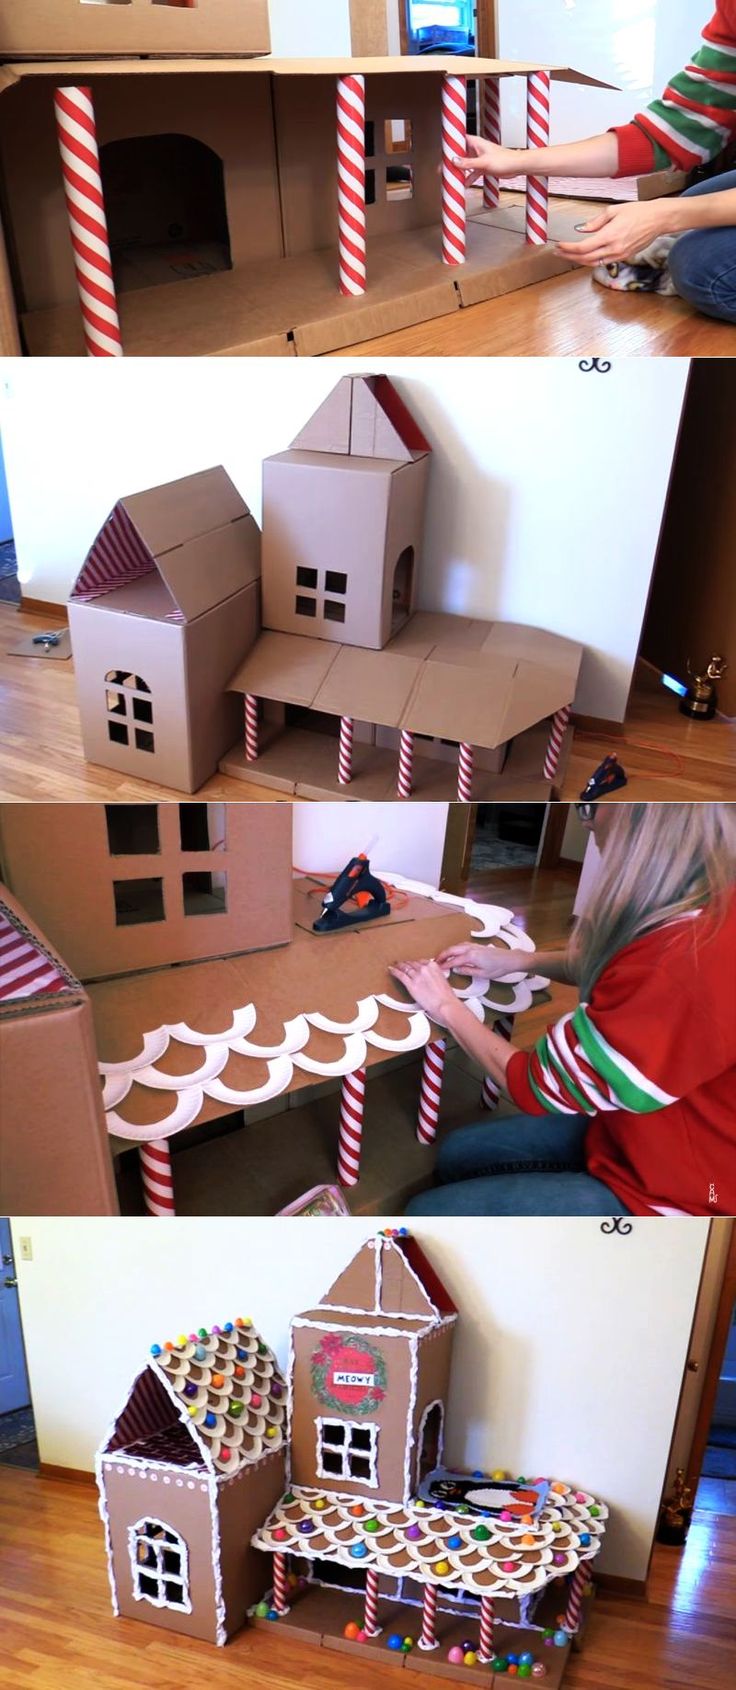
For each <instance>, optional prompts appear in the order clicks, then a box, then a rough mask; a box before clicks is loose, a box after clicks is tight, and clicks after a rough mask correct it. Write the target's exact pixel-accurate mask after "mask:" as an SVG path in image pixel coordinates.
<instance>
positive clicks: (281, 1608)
mask: <svg viewBox="0 0 736 1690" xmlns="http://www.w3.org/2000/svg"><path fill="white" fill-rule="evenodd" d="M288 1590H289V1582H288V1578H287V1574H286V1556H285V1555H278V1554H276V1555H274V1558H273V1605H274V1608H275V1609H276V1612H277V1614H288V1612H289V1599H288Z"/></svg>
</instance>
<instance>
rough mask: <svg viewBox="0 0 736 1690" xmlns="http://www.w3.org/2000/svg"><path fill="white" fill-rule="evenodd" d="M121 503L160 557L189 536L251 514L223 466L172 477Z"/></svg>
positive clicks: (190, 538) (154, 552) (144, 538)
mask: <svg viewBox="0 0 736 1690" xmlns="http://www.w3.org/2000/svg"><path fill="white" fill-rule="evenodd" d="M121 504H122V505H124V507H125V509H126V511H127V513H128V515H129V517H130V518H131V520H132V521H133V522H134V523H135V526H136V528H137V530H138V533H139V534H140V536H141V539H142V540H143V542H144V544H145V545H146V546H147V547H148V550H149V551H150V552H151V553H152V554H153V556H154V557H157V558H158V557H160V556H161V554H162V553H163V552H167V551H171V550H172V548H173V547H174V546H183V545H184V542H185V541H186V540H196V539H197V538H198V536H199V535H200V534H208V533H209V532H210V531H211V530H212V529H213V528H222V527H224V525H225V523H227V522H236V521H237V519H238V517H241V516H248V515H249V514H250V513H249V511H248V506H247V505H246V503H245V500H244V499H241V497H240V494H239V493H238V491H237V489H236V488H235V487H234V486H233V484H232V481H231V480H230V477H229V475H228V474H227V473H226V471H225V470H224V469H222V468H221V467H218V468H217V469H205V470H201V471H200V472H199V474H197V475H186V476H183V477H182V479H181V481H169V482H166V483H165V485H164V486H163V487H149V488H147V489H146V491H144V492H142V493H132V494H130V495H129V496H128V497H127V498H125V499H122V500H121Z"/></svg>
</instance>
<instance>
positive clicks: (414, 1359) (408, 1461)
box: [402, 1338, 419, 1508]
mask: <svg viewBox="0 0 736 1690" xmlns="http://www.w3.org/2000/svg"><path fill="white" fill-rule="evenodd" d="M409 1355H410V1358H411V1359H410V1362H409V1401H408V1404H407V1409H406V1429H405V1433H404V1490H403V1496H402V1502H403V1504H404V1507H405V1508H406V1507H407V1505H408V1503H409V1502H410V1500H411V1497H412V1494H413V1488H414V1487H413V1485H412V1482H411V1468H412V1452H413V1449H414V1415H415V1413H416V1407H417V1379H418V1376H419V1342H418V1339H416V1338H410V1339H409Z"/></svg>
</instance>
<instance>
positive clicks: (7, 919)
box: [0, 904, 81, 1004]
mask: <svg viewBox="0 0 736 1690" xmlns="http://www.w3.org/2000/svg"><path fill="white" fill-rule="evenodd" d="M74 990H81V988H80V987H78V985H77V982H76V981H75V980H74V979H73V978H72V976H71V975H67V974H65V973H64V971H63V969H62V968H61V967H60V965H59V964H58V963H57V962H55V961H54V959H53V957H51V956H49V954H48V952H47V951H46V950H45V949H44V947H43V945H42V944H41V941H40V940H39V939H36V938H34V936H33V934H32V933H29V932H28V929H27V928H26V927H24V925H23V923H22V921H20V919H19V917H17V916H14V915H13V914H12V913H11V911H10V910H9V909H7V908H6V906H5V905H4V904H0V1003H3V1004H5V1003H12V1002H14V1001H15V1000H16V999H20V998H35V997H41V996H46V997H48V996H51V995H52V994H53V993H56V992H69V991H74Z"/></svg>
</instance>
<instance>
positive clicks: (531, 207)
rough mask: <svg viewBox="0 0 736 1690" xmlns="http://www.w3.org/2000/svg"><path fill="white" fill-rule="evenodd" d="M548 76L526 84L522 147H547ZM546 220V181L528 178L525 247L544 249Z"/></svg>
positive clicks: (534, 77)
mask: <svg viewBox="0 0 736 1690" xmlns="http://www.w3.org/2000/svg"><path fill="white" fill-rule="evenodd" d="M549 88H550V80H549V72H548V71H546V70H539V71H534V72H533V74H532V75H531V76H528V77H527V80H526V91H527V105H526V144H527V146H528V147H548V146H549ZM548 220H549V178H548V177H547V176H528V177H527V183H526V238H527V243H528V245H529V246H546V243H547V225H548Z"/></svg>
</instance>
